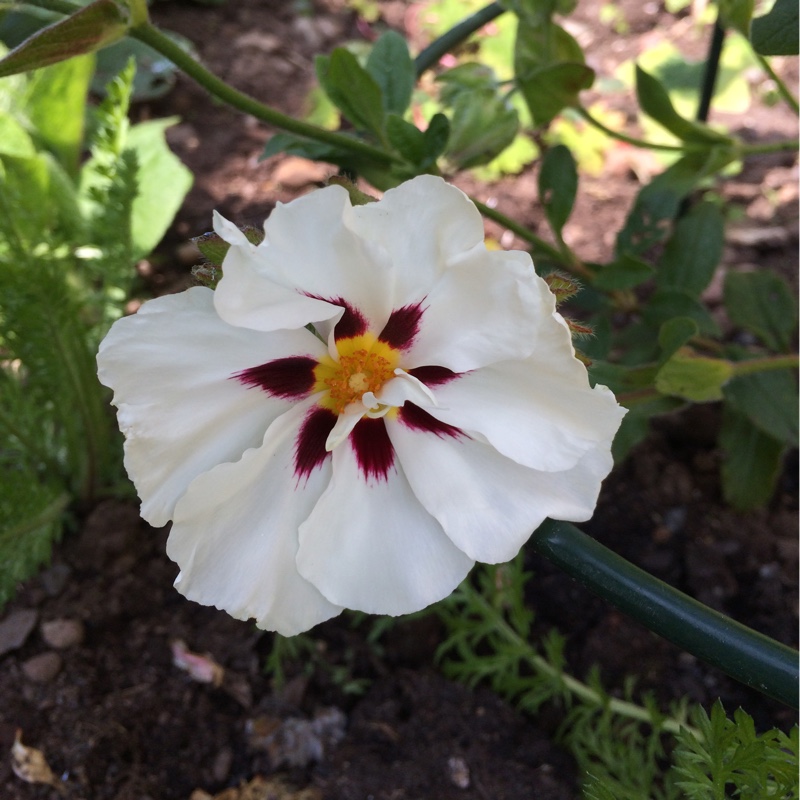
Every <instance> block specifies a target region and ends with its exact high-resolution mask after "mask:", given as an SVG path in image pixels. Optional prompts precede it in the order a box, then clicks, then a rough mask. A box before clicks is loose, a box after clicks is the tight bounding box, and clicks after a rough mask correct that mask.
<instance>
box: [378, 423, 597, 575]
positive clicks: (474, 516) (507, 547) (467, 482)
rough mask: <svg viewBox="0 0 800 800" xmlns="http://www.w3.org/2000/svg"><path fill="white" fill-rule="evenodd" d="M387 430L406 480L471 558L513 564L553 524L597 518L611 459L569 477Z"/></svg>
mask: <svg viewBox="0 0 800 800" xmlns="http://www.w3.org/2000/svg"><path fill="white" fill-rule="evenodd" d="M387 430H388V432H389V437H390V439H391V440H392V444H393V445H394V447H395V450H396V452H397V456H398V458H399V460H400V464H401V466H402V469H403V471H404V473H405V474H406V476H407V478H408V481H409V484H410V485H411V488H412V489H413V491H414V494H415V495H416V497H417V498H418V499H419V501H420V502H421V503H422V505H423V506H424V507H425V508H426V509H427V510H428V511H429V512H430V513H431V514H432V515H433V516H434V517H436V519H437V520H438V521H439V523H440V524H441V526H442V528H444V531H445V533H446V534H447V535H448V536H449V537H450V539H451V540H452V542H453V543H454V544H455V545H456V547H458V548H459V549H460V550H463V551H464V552H465V553H466V554H467V555H468V556H469V557H470V558H473V559H475V560H476V561H482V562H486V563H490V564H496V563H500V562H503V561H508V560H509V559H511V558H513V557H514V556H515V555H516V554H517V553H518V552H519V549H520V547H521V546H522V545H523V544H524V543H525V542H526V541H527V540H528V538H529V537H530V535H531V533H532V532H533V531H534V530H535V529H536V528H537V527H539V525H540V524H541V523H542V522H543V521H544V519H545V518H546V517H548V516H549V517H554V518H556V519H566V520H572V521H579V520H585V519H588V518H589V516H591V514H592V511H593V509H594V506H595V504H596V502H597V495H598V492H599V490H600V483H601V481H602V480H603V478H604V477H605V476H606V474H607V473H608V472H609V471H610V469H611V466H612V460H611V456H610V453H609V451H608V450H607V449H606V450H605V451H600V450H594V451H591V452H590V454H588V455H587V456H585V457H584V458H583V459H582V460H581V461H580V462H578V465H577V466H576V467H574V468H573V469H571V470H568V471H566V472H554V473H549V472H538V471H536V470H532V469H529V468H528V467H523V466H521V465H520V464H517V463H516V462H515V461H512V460H511V459H509V458H506V457H505V456H502V455H500V453H498V452H497V451H496V450H495V449H494V448H493V447H491V446H490V445H487V444H484V443H482V442H478V441H475V440H472V439H469V438H466V437H459V438H451V437H449V436H444V437H439V436H437V435H436V434H435V433H431V432H427V431H421V430H412V429H410V428H409V427H407V426H406V425H404V424H403V422H402V421H390V422H387Z"/></svg>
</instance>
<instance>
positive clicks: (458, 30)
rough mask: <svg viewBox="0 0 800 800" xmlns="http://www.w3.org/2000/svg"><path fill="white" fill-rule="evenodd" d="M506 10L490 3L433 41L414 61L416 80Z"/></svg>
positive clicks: (497, 4) (498, 4)
mask: <svg viewBox="0 0 800 800" xmlns="http://www.w3.org/2000/svg"><path fill="white" fill-rule="evenodd" d="M505 10H506V9H505V8H503V6H501V5H500V3H490V4H489V5H488V6H485V7H484V8H482V9H480V10H479V11H476V12H475V13H474V14H473V15H472V16H471V17H467V18H466V19H465V20H462V21H461V22H459V23H458V24H457V25H454V26H453V27H452V28H450V30H449V31H445V32H444V33H443V34H442V35H441V36H440V37H439V38H438V39H434V40H433V41H432V42H431V43H430V44H429V45H428V46H427V47H426V48H425V49H424V50H423V51H422V52H421V53H420V54H419V55H418V56H417V57H416V58H415V59H414V69H415V70H416V73H417V78H419V76H420V75H422V73H423V72H425V71H426V70H429V69H430V68H431V67H432V66H434V65H435V64H436V63H438V61H439V59H440V58H441V57H442V56H444V55H446V54H447V53H449V52H450V51H451V50H453V49H454V48H455V47H457V46H458V45H459V44H461V42H463V41H464V40H465V39H467V38H469V37H470V36H471V35H472V34H473V33H475V31H477V30H480V29H481V28H482V27H483V26H484V25H486V24H487V23H488V22H491V21H492V20H493V19H495V18H496V17H499V16H500V15H501V14H502V13H503V12H504V11H505Z"/></svg>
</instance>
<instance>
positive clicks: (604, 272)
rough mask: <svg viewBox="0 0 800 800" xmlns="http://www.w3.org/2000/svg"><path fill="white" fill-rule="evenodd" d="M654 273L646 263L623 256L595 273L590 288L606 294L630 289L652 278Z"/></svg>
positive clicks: (629, 256)
mask: <svg viewBox="0 0 800 800" xmlns="http://www.w3.org/2000/svg"><path fill="white" fill-rule="evenodd" d="M654 272H655V270H654V269H653V267H651V266H650V265H649V264H648V263H646V262H644V261H642V260H641V259H639V258H635V257H634V256H631V255H628V254H624V255H622V256H620V257H619V258H617V259H616V260H614V261H613V262H612V263H611V264H607V265H605V266H604V267H603V268H602V269H600V270H599V271H598V272H597V273H595V275H594V277H593V278H592V286H594V287H595V288H596V289H602V290H603V291H608V292H611V291H618V290H622V289H632V288H633V287H634V286H638V285H639V284H640V283H644V282H645V281H646V280H648V278H650V277H652V276H653V274H654Z"/></svg>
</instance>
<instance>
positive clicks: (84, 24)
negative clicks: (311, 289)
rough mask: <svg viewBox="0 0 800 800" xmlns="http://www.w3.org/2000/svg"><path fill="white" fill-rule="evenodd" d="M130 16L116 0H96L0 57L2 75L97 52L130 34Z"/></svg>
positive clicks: (43, 29)
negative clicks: (128, 32)
mask: <svg viewBox="0 0 800 800" xmlns="http://www.w3.org/2000/svg"><path fill="white" fill-rule="evenodd" d="M129 17H130V15H129V13H128V11H127V9H126V8H125V7H124V6H123V5H122V4H119V3H116V2H114V0H94V2H92V3H89V5H87V6H85V7H84V8H81V9H79V10H78V11H76V12H75V13H74V14H70V16H68V17H65V18H64V19H60V20H58V21H57V22H54V23H53V24H52V25H48V26H47V27H46V28H42V29H41V30H39V31H37V32H36V33H34V34H33V35H32V36H30V37H28V38H27V39H26V40H25V41H24V42H22V43H21V44H20V45H18V46H17V47H15V48H14V49H13V50H12V51H11V52H10V53H8V55H6V57H5V58H3V59H0V78H2V77H5V76H6V75H14V74H15V73H18V72H27V71H29V70H33V69H39V68H40V67H46V66H47V65H48V64H55V63H57V62H58V61H64V60H65V59H68V58H72V57H73V56H79V55H83V54H84V53H94V52H95V51H97V50H99V49H100V48H102V47H105V46H106V45H109V44H111V43H112V42H115V41H117V40H118V39H121V38H122V37H123V36H124V35H125V34H126V32H127V30H128V23H129Z"/></svg>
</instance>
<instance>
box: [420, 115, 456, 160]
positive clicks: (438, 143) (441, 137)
mask: <svg viewBox="0 0 800 800" xmlns="http://www.w3.org/2000/svg"><path fill="white" fill-rule="evenodd" d="M449 139H450V120H449V119H447V117H446V116H445V115H444V114H434V115H433V116H432V117H431V121H430V122H429V123H428V127H427V129H426V130H425V151H426V155H427V157H428V158H429V159H430V161H431V163H433V162H434V161H436V159H437V158H439V156H440V155H441V154H442V153H443V152H444V151H445V149H446V148H447V142H448V141H449Z"/></svg>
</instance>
